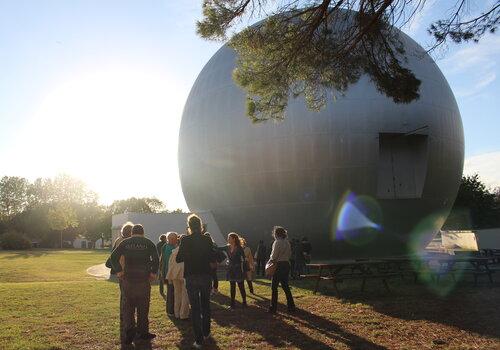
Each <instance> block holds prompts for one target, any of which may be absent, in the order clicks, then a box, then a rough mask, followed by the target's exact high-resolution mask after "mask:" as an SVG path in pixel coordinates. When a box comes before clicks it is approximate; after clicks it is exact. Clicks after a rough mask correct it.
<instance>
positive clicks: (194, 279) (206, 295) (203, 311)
mask: <svg viewBox="0 0 500 350" xmlns="http://www.w3.org/2000/svg"><path fill="white" fill-rule="evenodd" d="M211 285H212V276H211V275H209V274H207V275H192V276H187V277H186V289H187V293H188V297H189V304H191V321H192V322H193V332H194V336H195V340H196V342H197V343H201V342H202V341H203V337H204V336H207V335H209V334H210V322H211V320H210V288H211Z"/></svg>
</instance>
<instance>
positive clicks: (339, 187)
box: [179, 33, 464, 259]
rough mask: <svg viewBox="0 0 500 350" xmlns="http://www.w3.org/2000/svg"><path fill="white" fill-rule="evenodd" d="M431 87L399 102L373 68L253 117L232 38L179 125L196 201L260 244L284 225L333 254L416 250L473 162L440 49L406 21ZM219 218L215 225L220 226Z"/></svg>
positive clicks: (410, 44) (185, 171)
mask: <svg viewBox="0 0 500 350" xmlns="http://www.w3.org/2000/svg"><path fill="white" fill-rule="evenodd" d="M401 40H402V41H403V43H404V45H405V47H406V50H407V54H408V63H407V66H408V67H409V68H411V69H412V71H413V72H414V73H415V75H416V77H417V78H418V79H420V80H421V81H422V84H421V87H420V98H419V99H418V100H416V101H414V102H412V103H410V104H396V103H394V102H393V101H392V99H391V98H388V97H387V96H385V95H383V94H381V93H380V92H379V91H377V89H376V87H375V85H374V84H373V82H372V81H371V80H370V79H369V78H368V77H367V76H363V77H362V78H361V79H360V80H359V81H358V82H357V83H356V84H353V85H351V86H350V88H349V89H348V91H347V92H346V93H345V95H344V96H341V97H339V98H337V99H336V100H335V101H334V100H329V101H328V103H327V105H326V106H325V108H324V109H322V110H321V111H319V112H314V111H310V110H308V109H307V107H306V105H305V102H304V100H303V98H300V97H299V98H297V99H293V98H290V101H289V105H288V108H287V111H286V115H287V117H286V119H285V120H284V121H283V122H281V123H273V122H267V123H263V124H257V125H255V124H252V123H251V121H250V120H249V118H248V117H247V116H246V114H245V92H244V91H243V90H242V89H240V88H239V87H238V86H237V85H236V84H235V83H234V82H233V80H232V76H231V74H232V71H233V69H234V67H235V63H236V55H235V52H234V51H233V50H232V49H231V48H229V47H228V46H223V47H222V48H221V49H219V51H218V52H217V53H216V54H215V55H214V56H213V57H212V58H211V59H210V61H209V62H208V63H207V64H206V65H205V67H204V68H203V70H202V71H201V73H200V74H199V76H198V78H197V79H196V82H195V83H194V85H193V87H192V89H191V92H190V94H189V97H188V99H187V102H186V105H185V108H184V113H183V116H182V122H181V128H180V134H179V171H180V177H181V183H182V189H183V192H184V196H185V199H186V202H187V204H188V206H189V209H190V210H191V211H194V212H196V211H202V210H209V211H211V212H212V213H213V215H214V217H215V219H216V221H217V223H218V225H219V226H220V228H221V231H222V232H223V233H226V234H227V233H229V232H231V231H235V232H238V233H240V234H242V235H243V236H244V237H245V238H246V239H247V240H248V241H249V243H250V244H251V245H254V244H256V242H257V241H258V240H260V239H264V240H265V241H266V242H268V244H269V242H270V241H271V239H272V238H271V230H272V228H273V226H274V225H281V226H284V227H285V228H287V230H288V234H289V236H290V237H296V238H302V237H304V236H307V237H308V238H309V240H310V242H311V244H312V248H313V255H315V256H321V257H324V258H330V259H335V258H355V257H377V256H388V255H400V254H409V253H413V252H414V251H416V250H418V249H420V248H422V247H423V246H425V245H426V244H427V243H428V242H429V241H430V240H431V239H432V237H433V236H434V234H435V233H436V232H437V231H438V230H439V229H440V227H441V226H442V224H443V223H444V221H445V219H446V217H447V215H448V214H449V211H450V209H451V207H452V205H453V202H454V200H455V197H456V194H457V191H458V187H459V184H460V178H461V175H462V168H463V156H464V137H463V129H462V122H461V118H460V112H459V110H458V106H457V103H456V101H455V98H454V96H453V93H452V91H451V89H450V87H449V85H448V83H447V81H446V79H445V78H444V76H443V74H442V73H441V71H440V70H439V68H438V67H437V65H436V64H435V63H434V61H433V60H432V58H430V57H429V55H427V54H426V53H425V51H424V50H423V49H422V48H421V47H420V46H419V45H418V44H417V43H416V42H415V41H413V40H412V39H411V38H409V37H408V36H406V35H405V34H403V33H401ZM209 229H210V228H209Z"/></svg>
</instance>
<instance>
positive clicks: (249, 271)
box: [240, 237, 255, 294]
mask: <svg viewBox="0 0 500 350" xmlns="http://www.w3.org/2000/svg"><path fill="white" fill-rule="evenodd" d="M240 240H241V246H242V247H243V252H244V253H245V262H246V264H247V268H246V272H245V279H246V281H247V284H248V290H249V291H250V293H252V294H255V293H254V290H253V283H252V281H253V274H254V272H255V262H254V260H253V255H252V250H251V249H250V247H249V246H248V245H247V241H246V240H245V238H243V237H240Z"/></svg>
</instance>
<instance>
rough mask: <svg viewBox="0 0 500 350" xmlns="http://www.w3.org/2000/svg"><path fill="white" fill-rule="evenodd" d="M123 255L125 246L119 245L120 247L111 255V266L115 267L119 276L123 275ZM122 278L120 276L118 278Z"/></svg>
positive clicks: (114, 269)
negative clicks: (121, 262)
mask: <svg viewBox="0 0 500 350" xmlns="http://www.w3.org/2000/svg"><path fill="white" fill-rule="evenodd" d="M122 255H123V244H119V245H118V247H116V248H115V249H113V252H112V253H111V257H110V259H111V266H112V267H113V271H116V274H117V275H119V274H120V275H121V274H122V273H123V271H122V270H123V269H122V265H121V264H120V257H121V256H122ZM118 277H120V276H118Z"/></svg>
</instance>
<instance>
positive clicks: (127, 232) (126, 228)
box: [120, 222, 134, 238]
mask: <svg viewBox="0 0 500 350" xmlns="http://www.w3.org/2000/svg"><path fill="white" fill-rule="evenodd" d="M132 227H134V224H133V223H131V222H126V223H125V224H123V226H122V229H121V232H120V234H121V236H122V237H123V238H129V237H130V236H131V235H132Z"/></svg>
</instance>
